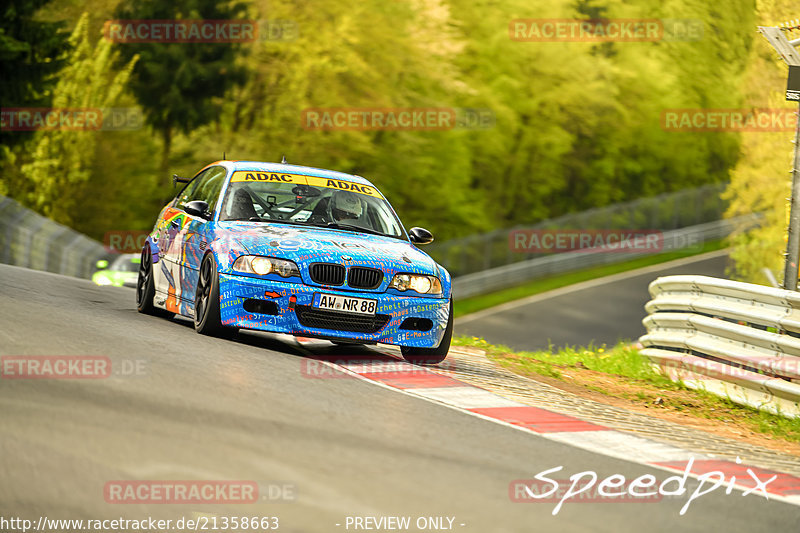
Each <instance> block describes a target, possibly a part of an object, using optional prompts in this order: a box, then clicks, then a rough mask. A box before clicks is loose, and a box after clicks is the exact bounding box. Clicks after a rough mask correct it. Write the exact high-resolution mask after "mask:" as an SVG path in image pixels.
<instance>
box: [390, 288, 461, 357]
mask: <svg viewBox="0 0 800 533" xmlns="http://www.w3.org/2000/svg"><path fill="white" fill-rule="evenodd" d="M452 338H453V300H452V299H451V300H450V316H449V317H448V318H447V327H446V328H445V330H444V337H442V342H440V343H439V346H437V347H436V348H415V347H412V346H401V347H400V352H401V353H402V354H403V359H405V360H406V361H408V362H409V363H416V364H418V365H435V364H437V363H441V362H442V361H444V360H445V358H446V357H447V353H448V352H449V351H450V341H451V340H452Z"/></svg>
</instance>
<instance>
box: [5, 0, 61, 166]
mask: <svg viewBox="0 0 800 533" xmlns="http://www.w3.org/2000/svg"><path fill="white" fill-rule="evenodd" d="M48 2H49V0H7V1H5V2H3V7H2V8H0V62H2V65H3V75H2V76H0V104H1V105H2V107H30V106H47V105H49V102H50V89H51V88H52V86H53V84H54V83H55V74H56V73H57V72H58V70H59V69H60V68H61V66H62V65H63V57H64V55H65V53H66V52H67V50H68V43H67V38H68V37H69V34H68V33H67V32H65V31H64V30H63V27H64V24H63V23H61V22H43V21H40V20H37V19H35V18H34V14H35V12H36V11H37V10H38V9H39V8H41V7H42V6H44V5H45V4H47V3H48ZM29 137H30V135H29V134H25V133H22V132H14V131H2V130H0V144H2V145H3V149H2V151H0V160H2V159H3V158H4V156H6V157H7V156H8V155H10V152H9V151H8V148H9V147H11V146H14V145H16V144H18V143H20V142H21V141H24V140H26V139H28V138H29Z"/></svg>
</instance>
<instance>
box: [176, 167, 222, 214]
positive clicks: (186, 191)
mask: <svg viewBox="0 0 800 533" xmlns="http://www.w3.org/2000/svg"><path fill="white" fill-rule="evenodd" d="M212 170H214V169H213V168H209V169H206V170H204V171H203V172H201V173H200V174H198V175H196V176H195V177H194V178H192V181H190V182H189V183H187V184H186V186H185V187H184V188H183V190H182V191H181V193H180V194H179V195H178V201H177V202H175V205H176V206H177V207H179V208H181V209H183V206H184V205H186V203H187V202H191V201H192V194H193V193H194V191H195V190H196V189H197V186H198V185H199V183H200V182H201V181H202V180H203V177H204V176H206V175H207V174H208V173H209V172H211V171H212Z"/></svg>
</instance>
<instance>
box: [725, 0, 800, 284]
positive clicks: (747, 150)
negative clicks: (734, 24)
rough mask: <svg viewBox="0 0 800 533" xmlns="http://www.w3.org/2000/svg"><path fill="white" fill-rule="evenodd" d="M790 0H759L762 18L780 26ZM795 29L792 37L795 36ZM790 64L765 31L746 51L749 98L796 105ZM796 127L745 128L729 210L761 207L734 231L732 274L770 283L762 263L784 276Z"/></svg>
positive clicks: (755, 102) (755, 103)
mask: <svg viewBox="0 0 800 533" xmlns="http://www.w3.org/2000/svg"><path fill="white" fill-rule="evenodd" d="M795 7H796V5H795V3H794V2H792V1H790V0H759V1H758V2H756V13H757V17H758V24H759V25H762V26H776V25H780V24H781V22H782V21H783V20H785V19H787V18H790V14H791V13H793V12H794V8H795ZM797 36H798V33H797V32H794V34H793V35H790V36H789V37H790V38H797ZM786 76H787V69H786V66H785V64H784V63H783V61H782V60H781V59H780V58H779V57H778V55H777V54H776V53H775V50H774V49H773V48H772V46H770V44H769V43H768V42H767V40H766V39H764V38H763V37H761V36H758V38H757V39H756V41H755V45H754V46H753V49H752V51H751V53H750V55H749V57H748V67H747V71H746V78H745V84H744V92H745V95H746V98H747V104H748V105H749V106H752V107H758V108H771V109H780V108H785V109H787V110H788V111H791V110H793V109H794V108H793V106H791V104H787V102H786V101H785V99H784V94H783V89H784V88H785V87H786ZM793 137H794V132H788V131H782V132H759V133H748V134H744V141H743V144H742V158H741V159H740V160H739V163H738V165H736V168H735V169H734V171H733V174H732V178H731V183H730V186H729V187H728V189H727V191H726V192H725V195H726V196H727V198H729V199H730V201H731V204H730V208H729V209H728V213H727V215H728V216H732V217H733V216H737V215H742V214H747V213H763V215H764V217H763V219H762V220H761V223H760V224H759V226H758V227H756V228H751V229H747V230H743V231H739V232H737V233H735V234H734V235H733V236H732V238H731V242H732V243H733V244H734V245H735V248H734V250H733V252H732V253H731V257H732V259H733V260H734V267H733V269H732V272H731V274H732V275H733V276H734V277H735V278H738V279H742V280H745V281H749V282H752V283H762V284H767V283H768V282H769V280H768V278H767V277H766V276H765V275H764V272H763V269H764V268H768V269H770V270H771V271H772V273H773V274H774V275H775V277H776V278H777V279H778V281H782V277H783V266H784V265H783V260H784V258H783V253H784V252H785V251H786V229H787V227H788V215H789V204H788V202H787V201H786V199H787V198H788V197H789V196H791V174H790V173H789V171H790V169H791V168H792V152H793V150H792V144H791V141H792V140H793Z"/></svg>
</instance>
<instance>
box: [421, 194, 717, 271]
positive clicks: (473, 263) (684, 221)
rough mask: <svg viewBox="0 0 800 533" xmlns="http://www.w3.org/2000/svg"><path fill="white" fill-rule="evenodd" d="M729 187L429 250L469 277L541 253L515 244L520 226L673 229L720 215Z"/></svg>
mask: <svg viewBox="0 0 800 533" xmlns="http://www.w3.org/2000/svg"><path fill="white" fill-rule="evenodd" d="M726 188H727V184H726V183H716V184H711V185H704V186H702V187H698V188H694V189H684V190H681V191H675V192H670V193H664V194H660V195H658V196H653V197H648V198H639V199H637V200H633V201H630V202H622V203H618V204H613V205H607V206H604V207H595V208H592V209H587V210H586V211H581V212H579V213H568V214H566V215H562V216H560V217H558V218H552V219H548V220H542V221H540V222H538V223H536V224H529V225H521V226H515V227H513V228H505V229H499V230H494V231H491V232H487V233H481V234H477V235H470V236H468V237H461V238H458V239H452V240H448V241H443V242H434V243H432V244H431V245H429V246H427V247H426V248H425V251H426V252H427V253H429V254H430V255H431V256H432V257H433V258H434V259H435V260H436V261H437V262H438V263H439V264H441V265H443V266H444V267H445V268H447V270H448V271H449V272H450V274H452V275H453V276H454V277H459V276H466V275H468V274H472V273H475V272H482V271H484V270H489V269H492V268H497V267H501V266H505V265H511V264H515V263H519V262H523V261H528V260H530V259H534V258H537V257H538V256H537V255H536V254H527V253H520V252H518V251H514V250H512V249H511V248H510V247H509V234H510V233H512V232H514V231H518V230H543V229H547V230H553V229H576V230H581V231H584V230H590V229H598V230H614V229H618V230H627V231H630V230H660V231H671V230H676V229H680V228H685V227H689V226H696V225H698V224H705V223H707V222H714V221H716V220H720V219H722V218H723V216H724V213H725V211H726V209H727V207H728V202H727V201H726V200H725V199H724V198H723V197H722V192H723V191H724V190H725V189H726Z"/></svg>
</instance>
